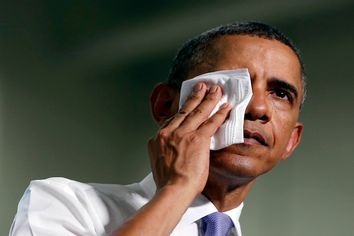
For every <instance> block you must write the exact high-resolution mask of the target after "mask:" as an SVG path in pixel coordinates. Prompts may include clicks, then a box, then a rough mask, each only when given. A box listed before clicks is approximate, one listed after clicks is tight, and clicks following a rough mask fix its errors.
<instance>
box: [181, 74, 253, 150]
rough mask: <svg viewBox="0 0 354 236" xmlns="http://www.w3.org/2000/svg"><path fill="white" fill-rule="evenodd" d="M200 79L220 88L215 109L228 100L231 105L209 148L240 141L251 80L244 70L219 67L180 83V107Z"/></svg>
mask: <svg viewBox="0 0 354 236" xmlns="http://www.w3.org/2000/svg"><path fill="white" fill-rule="evenodd" d="M200 81H203V82H205V83H206V84H207V85H208V87H210V86H211V85H212V84H217V85H219V86H220V87H221V88H222V89H223V96H222V98H221V100H220V101H219V103H218V104H217V105H216V107H215V108H214V110H213V111H212V112H211V114H210V116H212V115H213V114H214V113H215V112H217V111H218V110H219V107H220V106H221V105H222V104H224V103H225V102H228V103H229V104H231V105H232V106H233V108H232V110H231V112H230V116H229V118H228V119H227V120H226V121H225V122H224V124H223V125H222V126H221V127H220V128H219V129H218V131H217V132H216V133H215V134H214V136H213V137H212V138H211V142H210V149H211V150H218V149H222V148H224V147H227V146H230V145H231V144H235V143H243V120H244V116H245V110H246V107H247V105H248V103H249V101H250V100H251V97H252V87H251V79H250V75H249V73H248V70H247V69H238V70H222V71H215V72H211V73H206V74H202V75H199V76H197V77H194V78H193V79H190V80H186V81H184V82H183V83H182V87H181V93H180V100H179V108H181V107H182V106H183V104H184V103H185V101H186V100H187V98H188V96H189V95H190V94H191V93H192V91H193V87H194V85H195V84H196V83H198V82H200Z"/></svg>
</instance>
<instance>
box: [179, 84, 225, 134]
mask: <svg viewBox="0 0 354 236" xmlns="http://www.w3.org/2000/svg"><path fill="white" fill-rule="evenodd" d="M221 96H222V91H221V88H220V87H219V86H218V85H212V86H211V87H210V90H209V93H208V94H207V95H206V97H205V98H204V100H203V101H202V102H201V103H200V105H198V106H197V107H196V108H195V109H194V110H193V111H192V112H191V113H190V114H189V115H188V116H187V117H186V118H185V120H184V121H183V123H182V124H181V125H180V127H179V129H180V132H190V131H194V130H196V129H197V128H198V127H199V126H200V125H201V124H202V123H203V122H205V121H206V120H207V119H208V118H209V116H210V113H211V112H212V111H213V109H214V108H215V106H216V104H217V103H218V102H219V100H220V98H221Z"/></svg>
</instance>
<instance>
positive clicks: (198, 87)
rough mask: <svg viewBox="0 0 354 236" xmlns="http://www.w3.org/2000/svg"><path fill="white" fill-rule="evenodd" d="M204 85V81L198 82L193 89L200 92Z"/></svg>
mask: <svg viewBox="0 0 354 236" xmlns="http://www.w3.org/2000/svg"><path fill="white" fill-rule="evenodd" d="M202 87H203V83H197V84H196V85H195V86H194V89H193V91H194V92H198V91H200V90H201V89H202Z"/></svg>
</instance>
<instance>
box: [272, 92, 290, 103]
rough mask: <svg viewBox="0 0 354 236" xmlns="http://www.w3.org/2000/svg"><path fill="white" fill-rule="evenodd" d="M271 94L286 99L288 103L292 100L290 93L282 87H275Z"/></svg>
mask: <svg viewBox="0 0 354 236" xmlns="http://www.w3.org/2000/svg"><path fill="white" fill-rule="evenodd" d="M272 94H273V95H274V96H276V97H277V98H279V99H281V100H287V101H289V102H290V103H292V102H293V97H292V96H291V94H290V93H289V92H288V91H286V90H283V89H275V90H274V91H273V92H272Z"/></svg>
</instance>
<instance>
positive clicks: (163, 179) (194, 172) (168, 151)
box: [148, 83, 231, 195]
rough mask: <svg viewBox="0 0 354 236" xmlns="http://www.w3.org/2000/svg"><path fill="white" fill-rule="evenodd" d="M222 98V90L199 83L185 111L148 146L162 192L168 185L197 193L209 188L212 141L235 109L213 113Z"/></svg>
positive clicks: (225, 108) (153, 169)
mask: <svg viewBox="0 0 354 236" xmlns="http://www.w3.org/2000/svg"><path fill="white" fill-rule="evenodd" d="M221 96H222V91H221V88H220V87H219V86H217V85H212V86H211V88H210V89H209V90H208V89H207V86H206V84H204V83H198V84H197V85H196V86H195V88H194V90H193V93H192V95H191V96H190V97H189V99H188V100H187V101H186V103H185V104H184V106H183V107H182V108H181V110H180V111H179V112H178V113H177V114H176V115H175V116H173V117H172V118H170V119H169V120H167V121H166V122H165V124H164V125H163V126H162V127H161V128H160V130H159V131H158V133H157V135H156V137H155V138H152V139H150V140H149V142H148V150H149V157H150V163H151V168H152V172H153V175H154V179H155V182H156V185H157V189H158V190H159V189H161V188H163V187H164V186H167V185H173V186H179V187H181V188H184V190H186V188H187V189H188V190H190V191H192V192H193V191H194V192H193V194H194V195H197V194H198V193H200V192H202V190H203V189H204V187H205V184H206V181H207V179H208V175H209V155H210V139H211V137H212V136H213V135H214V133H215V132H216V131H217V129H218V128H219V127H220V126H221V125H222V123H223V122H224V121H225V119H226V117H227V115H228V113H229V111H230V110H231V105H229V104H227V103H226V104H224V105H223V106H221V108H220V110H219V111H218V112H216V113H215V114H214V115H213V116H212V117H210V118H208V117H209V116H210V113H211V112H212V110H213V109H214V107H215V106H216V104H217V103H218V101H219V100H220V98H221Z"/></svg>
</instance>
